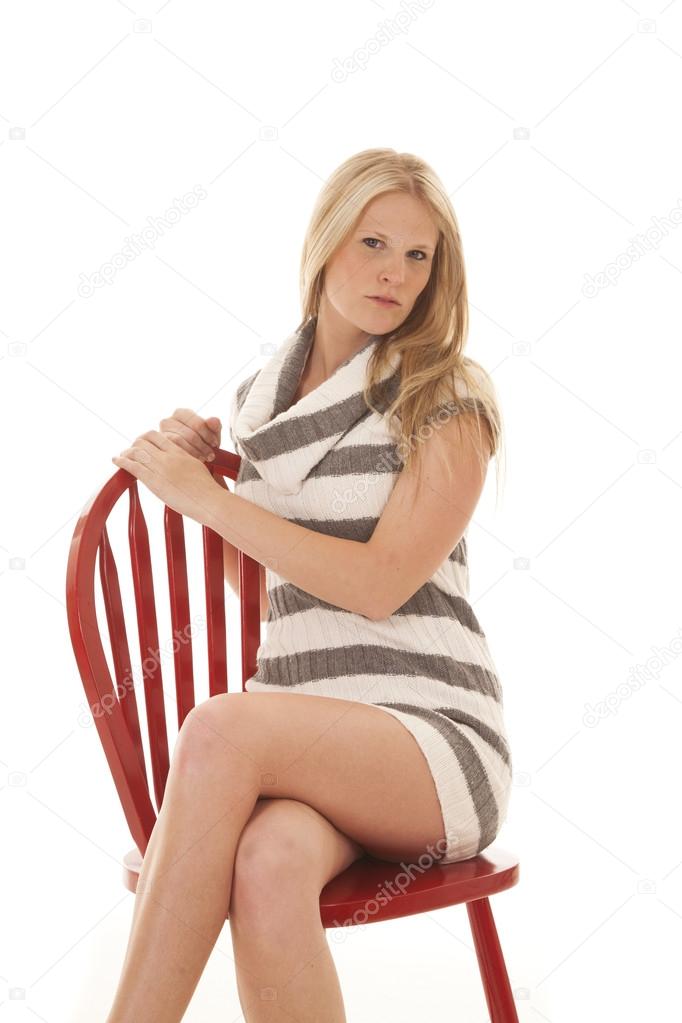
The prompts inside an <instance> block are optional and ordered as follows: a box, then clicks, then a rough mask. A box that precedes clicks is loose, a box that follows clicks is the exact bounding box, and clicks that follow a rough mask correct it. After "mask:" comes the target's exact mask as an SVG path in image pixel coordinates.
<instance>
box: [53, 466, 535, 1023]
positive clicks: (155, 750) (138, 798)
mask: <svg viewBox="0 0 682 1023" xmlns="http://www.w3.org/2000/svg"><path fill="white" fill-rule="evenodd" d="M239 463H240V459H239V457H238V456H237V455H235V454H233V453H232V452H229V451H223V450H218V451H217V452H216V460H215V462H214V463H212V464H211V467H210V471H211V472H212V473H214V474H216V475H218V474H220V475H222V476H225V477H229V478H230V479H232V480H235V479H236V477H237V473H238V471H239ZM126 491H128V493H129V495H130V517H129V531H128V537H129V545H130V552H131V564H132V568H133V583H134V594H135V603H136V608H135V610H136V615H137V623H138V632H139V638H140V645H141V647H142V645H143V644H145V643H146V644H149V645H151V646H152V648H154V649H156V650H158V647H159V644H158V628H157V618H156V605H155V600H154V587H153V580H152V570H151V560H150V555H149V539H148V533H147V526H146V523H145V520H144V516H143V514H142V508H141V506H140V501H139V495H138V493H137V481H136V480H135V479H134V477H132V476H131V475H130V473H128V472H127V471H126V470H124V469H119V470H118V471H117V472H116V474H115V475H114V476H113V477H112V478H111V479H110V480H108V481H107V483H105V485H104V486H103V487H102V488H101V489H100V490H99V491H97V492H96V493H95V494H94V495H93V496H91V498H90V499H89V501H88V502H87V504H86V506H85V508H84V509H83V512H82V513H81V516H80V518H79V520H78V523H77V524H76V529H75V531H74V535H73V539H72V541H71V548H70V551H69V559H68V566H67V577H66V606H67V616H68V622H69V632H70V636H71V642H72V646H73V650H74V655H75V658H76V663H77V665H78V670H79V672H80V675H81V679H82V682H83V687H84V689H85V693H86V697H87V700H88V704H89V706H90V709H91V711H92V714H93V718H94V721H95V726H96V728H97V732H98V735H99V738H100V740H101V743H102V747H103V749H104V754H105V756H106V758H107V762H108V764H109V768H110V770H111V774H112V777H113V780H114V784H115V786H116V790H117V792H118V796H119V799H120V801H121V806H122V807H123V812H124V814H125V817H126V821H127V823H128V826H129V828H130V833H131V837H132V840H133V842H134V843H135V847H134V848H133V849H132V850H131V851H130V852H129V853H127V854H126V856H125V857H124V860H123V881H124V884H125V886H126V887H127V888H128V889H129V890H130V891H132V892H134V891H135V890H136V887H137V880H138V876H139V871H140V867H141V864H142V857H143V856H144V853H145V851H146V848H147V844H148V842H149V837H150V835H151V832H152V828H153V826H154V823H155V821H156V813H155V811H154V808H153V806H152V801H151V798H150V790H149V779H148V774H147V771H146V767H145V759H144V750H143V746H142V740H141V730H140V722H139V717H138V709H137V701H136V697H135V688H134V686H132V685H131V679H132V671H131V666H130V653H129V649H128V640H127V636H126V630H125V622H124V616H123V607H122V603H121V592H120V587H119V583H118V573H117V569H116V562H115V560H114V555H113V552H112V550H111V545H110V543H109V538H108V535H107V529H106V523H107V520H108V517H109V515H110V513H111V511H112V509H113V508H114V507H115V505H116V503H117V501H118V500H119V498H121V497H122V495H123V494H124V493H125V492H126ZM164 507H165V506H164ZM202 528H203V555H204V580H205V593H206V610H207V640H206V649H207V656H208V658H209V663H208V676H209V690H210V695H215V694H216V693H221V692H226V691H227V636H226V628H225V591H224V587H225V582H224V574H223V573H224V568H223V549H222V539H221V538H220V537H219V536H218V534H217V533H214V532H213V531H212V530H210V529H208V528H207V527H202ZM164 535H165V540H166V556H167V568H168V578H169V593H170V602H171V622H172V628H173V630H175V629H176V628H179V629H182V628H183V627H185V626H187V625H188V623H190V622H191V615H190V610H191V609H190V601H189V590H188V585H187V557H186V549H185V539H184V527H183V521H182V517H181V516H179V515H178V514H177V513H176V512H174V511H173V510H172V509H170V508H167V507H165V512H164ZM98 551H99V561H100V582H101V586H102V591H103V597H104V605H105V609H106V617H107V627H108V631H109V640H110V644H111V648H112V654H113V661H114V673H115V676H116V685H114V683H113V681H112V679H111V675H110V672H109V667H108V664H107V661H106V658H105V655H104V648H103V645H102V641H101V637H100V630H99V623H98V621H97V616H96V613H95V590H94V581H95V564H96V560H97V554H98ZM239 591H240V594H239V602H240V628H241V653H242V691H245V683H246V681H247V679H249V678H251V677H252V676H253V675H254V674H255V672H256V669H257V653H258V648H259V645H260V566H259V564H258V562H257V561H255V560H254V559H252V558H250V557H248V556H247V555H246V554H244V553H243V552H240V554H239ZM194 649H195V647H194V645H193V644H192V642H191V635H190V636H189V637H188V642H186V643H180V644H179V646H178V650H177V652H176V653H174V668H175V688H176V705H177V714H178V727H180V725H181V724H182V721H183V720H184V718H185V716H186V715H187V713H188V712H189V710H191V708H192V707H193V706H194V705H195V700H196V694H195V691H194V671H193V653H194ZM157 662H158V658H157ZM143 664H144V655H143ZM147 667H148V671H147V673H146V674H145V701H146V704H145V705H146V709H147V717H148V722H149V728H148V731H149V742H150V751H151V765H152V772H151V776H152V779H153V784H154V791H155V793H156V797H157V804H158V805H159V806H160V805H161V804H160V801H159V800H160V798H161V799H162V797H163V791H164V787H165V784H166V778H167V775H168V767H169V764H168V741H167V732H166V720H165V709H164V702H163V692H162V679H161V670H160V663H157V664H156V666H155V665H154V663H152V664H149V665H148V666H147ZM518 878H519V862H518V859H517V857H515V856H513V855H511V854H509V853H507V852H505V851H503V850H502V849H499V848H495V846H494V845H492V846H489V847H488V848H487V849H485V850H484V851H483V853H481V854H480V855H479V856H476V857H474V858H472V859H470V860H464V861H463V862H461V863H452V864H449V865H445V866H442V865H439V864H437V863H436V864H435V865H432V864H431V863H430V861H429V860H428V859H427V858H426V857H424V860H423V861H422V862H421V863H420V862H416V863H409V862H404V863H402V864H397V863H392V862H388V861H382V860H377V859H375V858H374V857H371V856H364V857H363V858H362V859H360V860H356V861H355V862H354V863H352V864H351V865H350V867H348V869H347V870H345V871H344V872H343V873H342V874H339V875H338V876H337V877H335V878H333V879H332V880H331V881H330V882H329V884H327V885H326V886H325V888H324V889H323V890H322V892H321V895H320V918H321V921H322V923H323V926H324V927H327V928H329V927H342V926H352V925H354V924H363V923H372V922H375V921H379V920H390V919H396V918H398V917H404V916H410V915H412V914H415V913H423V912H429V911H433V910H436V909H442V908H444V907H446V906H454V905H459V904H462V903H465V904H466V907H467V912H468V917H469V922H470V925H471V930H472V935H473V940H474V945H475V948H476V955H477V957H478V963H479V968H480V973H481V979H482V981H483V988H484V992H485V997H486V1002H487V1005H488V1011H489V1014H490V1018H491V1020H492V1023H518V1017H517V1014H516V1008H515V1005H514V1000H513V995H512V991H511V986H510V984H509V978H508V975H507V970H506V966H505V963H504V957H503V955H502V950H501V948H500V943H499V939H498V936H497V930H496V927H495V923H494V920H493V915H492V910H491V908H490V903H489V901H488V899H489V898H490V897H491V896H492V895H495V894H497V893H498V892H502V891H505V890H506V889H508V888H511V887H513V885H515V884H516V883H517V882H518Z"/></svg>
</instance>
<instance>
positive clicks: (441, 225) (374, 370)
mask: <svg viewBox="0 0 682 1023" xmlns="http://www.w3.org/2000/svg"><path fill="white" fill-rule="evenodd" d="M395 191H399V192H406V193H408V194H409V195H411V196H413V197H414V198H415V199H419V200H422V201H423V202H424V203H426V205H427V206H428V207H429V208H430V211H431V215H432V217H433V220H434V223H435V224H436V226H437V227H438V231H439V234H438V242H437V245H436V250H435V253H434V256H433V263H432V267H431V273H430V276H429V280H428V283H427V285H426V287H425V288H424V290H423V291H422V292H421V294H420V295H419V297H418V298H417V301H416V302H415V304H414V307H413V309H412V310H411V312H410V314H409V315H408V316H407V317H406V319H405V321H404V322H403V323H402V324H401V325H400V327H399V328H398V329H397V330H395V331H393V332H392V333H390V334H385V335H382V336H380V338H379V343H378V344H377V345H376V346H375V349H374V351H373V353H372V357H371V359H370V361H369V363H368V367H367V382H366V385H365V388H364V397H365V401H366V403H367V405H368V407H369V408H371V409H372V410H373V411H375V412H377V411H382V412H384V413H385V415H386V416H387V417H388V419H389V421H392V420H393V417H395V421H397V422H399V427H398V429H397V436H396V438H395V439H396V440H397V442H398V450H399V452H400V458H401V461H402V463H403V468H407V467H408V466H409V465H412V463H413V459H414V458H415V456H416V455H417V452H418V448H419V444H418V439H420V438H421V439H425V438H426V437H427V436H429V435H430V434H429V431H430V430H431V429H432V427H431V425H430V424H431V423H432V422H433V420H434V419H435V420H437V421H438V420H440V421H443V420H444V418H449V416H450V415H452V414H455V415H457V414H458V413H460V412H473V413H474V418H475V423H476V437H477V441H478V443H477V444H476V450H477V454H478V458H479V460H480V462H481V465H482V466H483V467H485V464H486V460H485V458H484V447H483V445H482V443H481V418H480V417H481V415H483V416H485V420H486V425H487V431H488V438H489V441H490V445H491V453H490V457H491V458H492V457H493V456H496V465H497V483H498V490H499V468H500V458H499V456H500V454H501V453H503V423H502V417H501V413H500V409H499V406H498V401H497V397H496V392H495V388H494V386H493V384H492V380H491V379H490V377H489V376H488V374H487V373H486V372H485V370H484V369H483V367H482V366H481V365H480V364H479V363H477V362H476V361H475V360H473V359H470V358H469V357H468V356H465V355H464V346H465V343H466V338H467V334H468V327H469V319H468V304H467V288H466V277H465V268H464V255H463V250H462V239H461V236H460V232H459V225H458V222H457V217H456V216H455V211H454V209H453V208H452V205H451V203H450V200H449V198H448V195H447V193H446V191H445V188H444V187H443V185H442V183H441V181H440V179H439V178H438V176H437V175H436V174H435V172H434V171H433V170H432V169H431V167H429V165H428V164H426V163H425V162H424V161H423V160H421V159H420V158H419V157H417V156H414V155H412V154H411V153H398V152H396V151H395V150H394V149H365V150H363V151H362V152H360V153H356V154H355V155H354V156H351V157H350V158H349V159H348V160H346V161H345V162H344V163H342V164H341V165H340V166H339V167H338V168H337V169H336V170H335V171H334V172H333V173H332V174H331V176H330V177H329V178H328V179H327V181H326V183H325V185H324V187H323V188H322V191H321V192H320V194H319V196H318V198H317V202H316V204H315V207H314V209H313V213H312V215H311V218H310V222H309V224H308V228H307V231H306V235H305V239H304V243H303V251H302V255H301V268H300V293H301V307H302V314H303V319H302V322H301V326H303V325H304V324H306V323H308V322H309V321H310V319H311V318H313V317H317V315H318V312H319V308H320V301H321V298H322V294H323V290H324V271H325V267H326V264H327V262H328V260H329V259H330V258H331V257H332V256H333V255H334V253H335V252H336V250H337V249H338V248H339V247H340V246H342V245H343V244H344V243H345V241H346V239H347V238H348V237H349V235H350V234H351V232H352V231H353V230H354V228H355V226H356V224H357V223H358V220H359V218H360V217H361V216H362V213H363V211H364V209H365V207H366V206H367V204H368V203H369V202H371V201H372V200H373V199H375V198H377V196H379V195H382V194H383V193H385V192H395ZM389 353H394V354H397V355H400V357H401V363H400V367H401V369H400V384H399V388H398V392H397V396H396V397H395V399H394V400H393V402H392V403H391V404H390V406H389V407H388V409H383V410H379V409H377V408H376V407H375V404H374V402H375V401H376V397H377V394H378V393H379V391H378V386H379V381H380V379H381V373H382V370H383V369H384V368H385V367H386V366H387V363H388V361H389ZM462 389H463V390H462ZM458 420H459V431H460V439H461V436H462V427H463V425H464V422H465V421H466V430H467V432H468V433H469V435H470V436H472V437H473V436H474V434H473V433H472V432H471V431H470V429H469V427H470V426H471V423H470V417H469V416H464V417H463V416H461V415H458ZM416 464H417V467H418V469H419V475H421V459H420V458H418V457H417V463H416Z"/></svg>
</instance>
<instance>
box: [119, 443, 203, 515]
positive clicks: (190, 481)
mask: <svg viewBox="0 0 682 1023" xmlns="http://www.w3.org/2000/svg"><path fill="white" fill-rule="evenodd" d="M111 460H112V462H113V463H114V464H115V465H117V466H118V467H119V469H126V470H127V472H129V473H130V474H131V475H132V476H134V477H135V478H136V479H138V480H140V481H141V482H142V483H144V485H145V486H146V487H148V488H149V490H151V492H152V493H153V494H156V496H157V497H159V498H160V499H161V500H162V501H163V503H164V504H167V505H168V507H169V508H172V509H173V510H174V511H176V512H179V514H180V515H187V516H189V518H191V519H194V520H195V521H196V522H199V523H201V524H202V525H210V522H211V519H212V518H213V514H214V510H215V498H216V494H217V493H219V492H220V493H222V492H223V491H222V488H221V487H220V485H219V484H218V483H216V481H215V479H214V478H213V476H212V475H211V473H210V471H209V470H208V468H207V467H206V466H205V465H202V463H201V462H200V461H199V459H198V458H197V457H195V456H194V455H190V454H188V453H187V452H186V451H183V450H182V448H181V447H180V446H179V445H178V444H176V443H175V441H172V440H170V439H169V438H168V437H165V436H164V435H163V434H162V433H159V432H158V431H157V430H149V431H148V432H147V433H143V434H142V435H141V436H140V437H138V438H137V439H136V440H135V441H133V444H132V447H129V448H126V449H125V451H122V452H121V454H120V455H118V456H114V457H113V458H112V459H111Z"/></svg>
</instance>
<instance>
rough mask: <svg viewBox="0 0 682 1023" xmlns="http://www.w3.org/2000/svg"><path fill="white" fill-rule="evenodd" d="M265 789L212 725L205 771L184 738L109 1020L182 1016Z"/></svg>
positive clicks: (163, 1021)
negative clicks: (244, 832) (246, 829)
mask: <svg viewBox="0 0 682 1023" xmlns="http://www.w3.org/2000/svg"><path fill="white" fill-rule="evenodd" d="M217 764H220V765H221V767H220V769H219V770H216V769H215V767H216V765H217ZM259 794H260V783H259V770H258V765H257V764H256V763H255V761H254V760H253V759H252V758H251V756H249V755H248V754H247V755H245V754H244V753H243V752H241V751H240V750H239V749H238V748H237V747H236V746H234V745H232V744H230V743H226V742H225V741H224V740H223V739H222V738H221V737H220V736H218V735H217V734H215V735H212V732H211V730H210V729H209V728H208V727H207V728H206V764H205V765H204V769H203V770H202V769H201V768H200V767H199V766H198V765H197V764H196V762H193V760H192V758H191V757H187V758H186V757H185V756H184V755H183V750H182V735H180V736H179V737H178V742H177V745H176V750H175V753H174V756H173V758H172V760H171V765H170V770H169V772H168V779H167V782H166V790H165V793H164V799H163V804H162V806H161V811H160V813H159V815H158V818H157V821H156V824H155V826H154V830H153V832H152V835H151V838H150V841H149V844H148V846H147V849H146V852H145V856H144V860H143V863H142V869H141V871H140V877H139V880H138V885H137V892H136V894H135V911H134V914H133V924H132V928H131V933H130V938H129V941H128V948H127V951H126V957H125V962H124V965H123V971H122V974H121V978H120V980H119V986H118V988H117V991H116V996H115V998H114V1002H113V1005H112V1007H111V1010H110V1013H109V1015H108V1017H107V1023H141V1021H143V1020H144V1023H174V1021H177V1020H181V1019H182V1017H183V1015H184V1012H185V1010H186V1008H187V1006H188V1004H189V1002H190V999H191V997H192V994H193V992H194V990H195V988H196V985H197V983H198V981H199V978H200V976H201V973H202V972H203V969H204V966H205V965H206V962H207V961H208V958H209V955H210V954H211V950H212V949H213V946H214V944H215V942H216V940H217V938H218V936H219V935H220V932H221V930H222V928H223V925H224V923H225V919H226V917H227V911H228V906H229V900H230V886H231V883H232V864H233V861H234V852H235V848H236V845H237V842H238V841H239V837H240V835H241V832H242V829H243V827H244V825H245V824H246V822H247V820H248V819H249V817H250V816H251V813H252V811H253V808H254V806H255V803H256V800H257V799H258V796H259Z"/></svg>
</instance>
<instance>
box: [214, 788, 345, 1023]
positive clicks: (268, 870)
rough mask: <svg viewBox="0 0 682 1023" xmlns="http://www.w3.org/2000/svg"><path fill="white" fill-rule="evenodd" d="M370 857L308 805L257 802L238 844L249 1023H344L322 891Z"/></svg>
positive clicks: (238, 930)
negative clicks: (296, 1022)
mask: <svg viewBox="0 0 682 1023" xmlns="http://www.w3.org/2000/svg"><path fill="white" fill-rule="evenodd" d="M363 855H364V849H363V848H362V846H360V845H359V844H358V843H357V842H354V841H353V839H352V838H349V837H348V835H344V834H343V832H341V831H339V830H338V829H337V828H335V827H334V825H333V824H332V823H331V821H328V820H327V818H326V817H324V816H323V815H322V814H320V813H318V812H317V810H314V809H313V808H312V807H311V806H308V804H307V803H300V802H298V800H295V799H270V798H261V799H259V800H258V802H257V803H256V807H255V809H254V811H253V813H252V814H251V817H250V818H249V820H248V821H247V824H246V827H245V828H244V830H243V831H242V835H241V838H240V839H239V845H238V846H237V853H236V856H235V861H234V875H233V881H232V893H231V900H230V916H229V922H230V930H231V933H232V950H233V952H234V960H235V968H236V973H237V990H238V992H239V1001H240V1003H241V1007H242V1012H243V1015H244V1019H245V1020H248V1023H266V1021H270V1020H286V1021H289V1020H291V1021H294V1020H301V1021H302V1020H312V1019H315V1020H321V1019H324V1021H325V1023H345V1019H346V1016H345V1011H344V1007H343V997H342V994H341V987H340V985H339V978H338V974H337V972H336V967H335V964H334V960H333V958H332V955H331V951H330V949H329V944H328V942H327V935H326V931H325V929H324V927H323V926H322V921H321V919H320V892H321V891H322V889H323V888H324V886H325V885H326V884H327V882H328V881H331V879H332V878H333V877H336V875H337V874H340V873H342V872H343V871H344V870H345V869H346V867H349V866H350V865H351V863H353V862H354V861H355V860H357V859H359V858H360V857H361V856H363ZM287 1013H291V1015H290V1016H289V1015H287Z"/></svg>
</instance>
